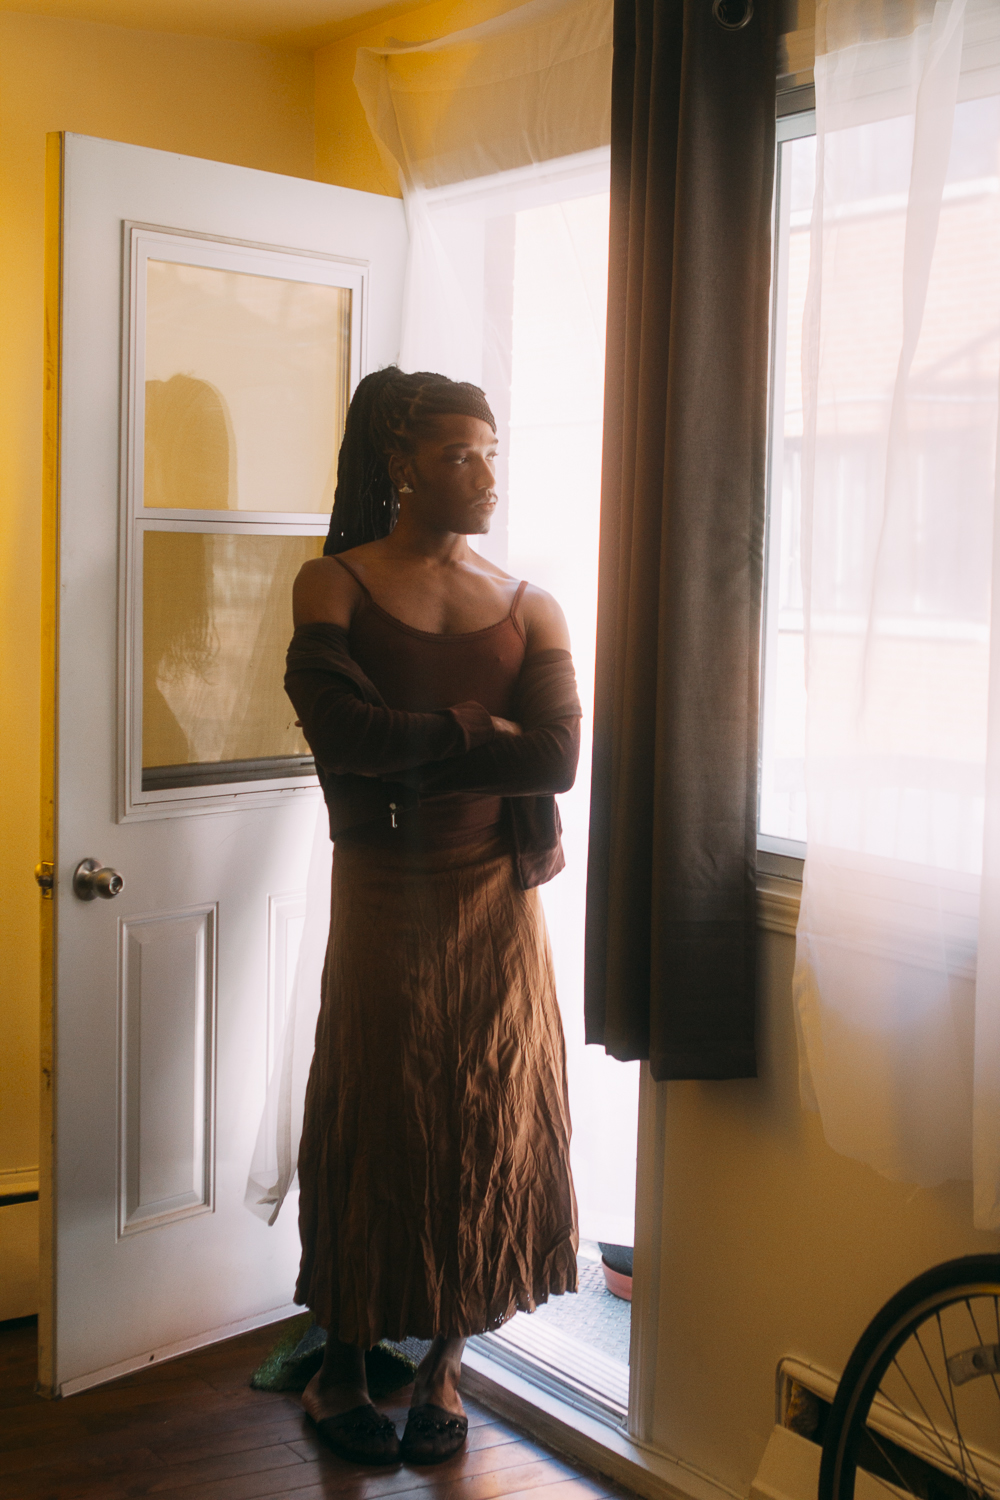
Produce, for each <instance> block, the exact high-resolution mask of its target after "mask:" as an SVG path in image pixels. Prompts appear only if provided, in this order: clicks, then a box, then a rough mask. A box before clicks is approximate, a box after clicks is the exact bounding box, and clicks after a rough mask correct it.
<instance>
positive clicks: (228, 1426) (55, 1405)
mask: <svg viewBox="0 0 1000 1500" xmlns="http://www.w3.org/2000/svg"><path fill="white" fill-rule="evenodd" d="M280 1331H281V1325H280V1324H272V1325H271V1326H270V1327H269V1328H263V1329H260V1330H257V1331H256V1332H254V1333H247V1334H243V1335H241V1336H240V1337H239V1338H235V1339H230V1340H228V1342H226V1343H224V1344H215V1345H213V1346H212V1347H211V1348H209V1349H203V1350H200V1351H199V1352H198V1353H197V1354H189V1355H186V1356H184V1357H183V1358H181V1359H175V1360H171V1361H169V1362H167V1363H165V1364H161V1365H158V1366H156V1367H155V1368H154V1369H149V1370H142V1371H140V1372H139V1373H138V1374H136V1375H129V1376H125V1377H124V1378H123V1379H121V1380H116V1381H115V1382H114V1383H113V1384H111V1385H105V1386H101V1387H99V1388H98V1389H96V1390H92V1391H84V1392H83V1393H82V1394H81V1395H77V1396H70V1397H68V1398H66V1399H65V1400H62V1401H43V1400H42V1399H41V1398H40V1397H38V1396H36V1395H35V1393H34V1385H35V1328H34V1326H33V1325H31V1324H29V1325H26V1326H20V1327H10V1326H8V1327H3V1326H0V1497H2V1500H49V1497H51V1500H75V1497H78V1496H79V1497H81V1500H98V1497H100V1500H105V1497H107V1500H130V1497H132V1496H144V1495H156V1496H170V1495H175V1494H176V1495H178V1496H179V1497H180V1500H250V1497H253V1496H258V1495H260V1496H286V1495H287V1496H291V1497H294V1500H320V1497H322V1496H327V1495H336V1496H337V1497H338V1500H373V1497H376V1496H393V1497H395V1496H399V1495H406V1494H411V1495H412V1497H413V1500H431V1497H432V1496H433V1500H438V1497H441V1500H493V1497H494V1496H496V1497H499V1496H505V1497H508V1500H514V1497H519V1500H527V1497H529V1496H536V1497H537V1500H600V1497H604V1496H612V1495H621V1494H622V1491H620V1490H617V1489H616V1488H615V1487H614V1486H612V1485H610V1484H608V1483H606V1482H605V1481H603V1480H599V1479H596V1478H595V1477H594V1476H593V1475H590V1474H587V1473H585V1472H584V1471H582V1470H581V1469H579V1468H577V1467H575V1466H573V1465H572V1464H569V1463H566V1462H564V1461H562V1460H561V1459H558V1458H556V1457H554V1456H553V1455H552V1454H551V1453H549V1452H547V1451H546V1450H545V1449H544V1448H542V1447H540V1446H539V1445H538V1444H537V1443H534V1442H531V1441H530V1440H529V1439H528V1438H526V1437H525V1436H524V1435H523V1434H522V1433H520V1432H518V1431H516V1430H515V1429H514V1428H513V1427H510V1426H508V1425H507V1423H505V1422H501V1421H500V1420H499V1419H498V1418H497V1417H495V1416H494V1415H493V1414H492V1413H490V1412H489V1411H487V1410H486V1409H485V1408H484V1407H481V1406H478V1405H476V1404H474V1403H472V1402H468V1401H467V1402H466V1408H467V1410H468V1413H469V1441H468V1447H467V1449H466V1451H465V1452H464V1453H461V1454H459V1455H458V1456H457V1457H456V1458H453V1459H451V1460H450V1461H449V1462H448V1463H446V1464H440V1465H438V1466H437V1467H436V1468H432V1469H426V1468H425V1469H408V1468H397V1469H389V1470H380V1469H362V1468H358V1467H356V1466H354V1465H351V1464H348V1463H345V1462H344V1461H343V1460H341V1459H338V1458H336V1457H335V1456H334V1455H333V1454H332V1453H330V1452H328V1451H327V1450H326V1449H324V1448H323V1446H322V1444H321V1443H319V1442H318V1440H317V1439H316V1437H315V1435H314V1433H313V1432H312V1431H311V1430H310V1428H309V1426H308V1425H307V1423H306V1421H305V1419H304V1417H303V1414H302V1411H301V1408H300V1407H299V1404H298V1401H297V1399H296V1398H295V1397H294V1396H290V1395H271V1394H268V1393H265V1392H262V1391H252V1390H251V1389H250V1385H249V1380H250V1375H251V1372H252V1371H253V1370H254V1369H255V1368H256V1366H257V1365H258V1364H259V1363H260V1361H261V1359H262V1358H263V1357H264V1355H265V1354H266V1353H267V1351H268V1350H269V1349H270V1348H271V1347H272V1346H273V1344H274V1343H275V1342H276V1340H277V1338H278V1336H279V1333H280ZM408 1395H409V1390H405V1391H400V1392H398V1393H397V1394H396V1395H394V1396H392V1397H390V1398H389V1399H388V1401H384V1402H381V1403H380V1406H381V1409H382V1410H384V1411H386V1412H387V1413H388V1415H389V1416H390V1417H392V1419H393V1420H394V1421H395V1422H397V1423H398V1425H399V1428H400V1431H402V1423H403V1421H404V1419H405V1414H406V1407H407V1398H408Z"/></svg>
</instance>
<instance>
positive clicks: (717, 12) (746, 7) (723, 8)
mask: <svg viewBox="0 0 1000 1500" xmlns="http://www.w3.org/2000/svg"><path fill="white" fill-rule="evenodd" d="M712 15H713V16H714V18H715V20H716V21H717V23H718V24H719V25H720V26H721V27H722V29H723V31H742V30H743V28H744V26H748V25H749V24H750V21H751V20H752V19H753V0H712Z"/></svg>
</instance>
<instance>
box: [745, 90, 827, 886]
mask: <svg viewBox="0 0 1000 1500" xmlns="http://www.w3.org/2000/svg"><path fill="white" fill-rule="evenodd" d="M815 129H816V116H815V113H814V112H813V111H812V110H810V111H809V112H808V113H807V114H800V115H791V116H789V117H786V118H785V119H781V120H779V121H778V159H777V171H776V175H775V214H774V221H775V222H774V276H773V287H772V305H771V390H770V411H769V443H768V470H767V523H766V527H767V529H766V539H765V550H764V570H765V571H764V610H763V623H762V641H761V644H762V660H761V704H760V783H759V789H758V815H757V818H758V821H757V845H758V848H759V849H761V850H764V851H766V852H768V853H771V854H778V855H785V856H791V857H792V858H796V859H802V858H803V857H804V855H805V837H806V830H805V774H804V773H805V718H806V703H805V653H804V636H803V614H802V565H801V551H800V542H801V520H802V491H801V482H802V415H803V399H802V359H801V350H802V316H803V312H804V309H805V300H806V285H807V282H808V279H809V229H810V221H811V218H812V201H813V188H814V185H815V175H816V137H815ZM786 873H798V871H797V869H793V868H789V869H787V871H786Z"/></svg>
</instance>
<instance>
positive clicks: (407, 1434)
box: [400, 1401, 469, 1464]
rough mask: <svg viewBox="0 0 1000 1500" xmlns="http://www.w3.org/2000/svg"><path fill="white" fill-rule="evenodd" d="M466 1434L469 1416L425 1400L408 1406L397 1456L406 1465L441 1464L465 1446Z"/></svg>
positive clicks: (467, 1433)
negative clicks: (460, 1414) (463, 1415)
mask: <svg viewBox="0 0 1000 1500" xmlns="http://www.w3.org/2000/svg"><path fill="white" fill-rule="evenodd" d="M468 1435H469V1419H468V1417H458V1416H456V1415H455V1413H454V1412H451V1411H445V1409H444V1407H443V1406H435V1405H434V1404H433V1402H430V1401H425V1402H424V1403H423V1405H422V1406H411V1407H410V1410H409V1413H408V1414H407V1418H406V1429H405V1431H404V1433H403V1441H402V1443H401V1444H400V1457H401V1458H402V1460H403V1462H404V1463H405V1464H441V1463H444V1461H445V1459H446V1458H452V1457H453V1456H454V1454H456V1453H457V1452H458V1451H459V1449H460V1448H462V1447H464V1445H465V1439H466V1438H467V1437H468Z"/></svg>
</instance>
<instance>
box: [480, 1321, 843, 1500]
mask: <svg viewBox="0 0 1000 1500" xmlns="http://www.w3.org/2000/svg"><path fill="white" fill-rule="evenodd" d="M462 1389H463V1391H465V1392H466V1393H467V1394H468V1395H469V1396H471V1397H472V1398H473V1399H474V1400H476V1401H480V1402H482V1404H483V1405H484V1406H488V1407H489V1408H490V1409H491V1410H492V1411H495V1412H496V1413H497V1414H498V1415H499V1416H501V1417H504V1418H506V1420H508V1421H510V1422H513V1423H514V1424H515V1425H516V1426H518V1427H520V1428H522V1429H523V1430H524V1431H525V1432H527V1433H529V1434H530V1435H531V1436H532V1437H535V1438H537V1439H538V1441H539V1442H541V1443H544V1444H545V1445H546V1447H549V1448H554V1449H555V1450H556V1451H557V1452H559V1453H563V1454H565V1455H566V1457H567V1458H571V1459H573V1460H574V1461H575V1462H576V1463H582V1464H585V1465H586V1466H587V1467H588V1468H590V1469H594V1470H595V1471H596V1472H597V1473H598V1474H602V1475H604V1476H605V1477H606V1478H608V1479H611V1480H614V1481H615V1483H617V1484H621V1485H624V1486H625V1487H626V1488H628V1489H630V1490H634V1491H635V1492H636V1494H639V1495H643V1496H644V1497H645V1500H743V1496H741V1495H739V1494H738V1492H737V1491H736V1490H731V1489H729V1488H728V1486H726V1485H723V1484H720V1483H719V1482H718V1481H717V1480H715V1479H713V1478H712V1477H711V1476H710V1475H708V1474H704V1473H702V1472H701V1471H700V1470H699V1469H696V1468H694V1467H693V1466H692V1465H689V1464H685V1463H684V1462H683V1461H682V1460H681V1459H677V1458H673V1457H671V1456H670V1455H669V1454H665V1453H660V1452H658V1451H657V1450H655V1449H653V1448H649V1447H647V1446H646V1445H645V1444H643V1443H638V1442H636V1441H635V1439H634V1438H631V1437H630V1436H629V1434H628V1433H627V1432H626V1431H625V1429H624V1428H623V1427H615V1426H613V1425H611V1424H610V1423H608V1422H603V1421H601V1420H600V1419H599V1418H597V1417H594V1416H590V1415H588V1414H587V1413H586V1412H581V1411H577V1410H576V1408H575V1407H573V1406H571V1405H570V1404H569V1402H567V1401H562V1400H560V1399H559V1397H558V1396H555V1395H553V1394H552V1393H551V1392H550V1391H547V1390H541V1389H539V1387H537V1386H535V1385H532V1384H531V1382H530V1381H528V1380H526V1379H525V1378H524V1376H522V1375H518V1374H515V1373H514V1371H512V1370H507V1369H504V1368H503V1367H502V1366H501V1365H498V1364H497V1363H496V1361H495V1360H491V1359H489V1358H487V1357H486V1356H485V1355H484V1354H482V1353H480V1351H479V1350H473V1349H470V1348H466V1351H465V1354H464V1355H463V1356H462ZM814 1496H815V1490H814V1491H813V1496H810V1497H809V1500H813V1497H814Z"/></svg>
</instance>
